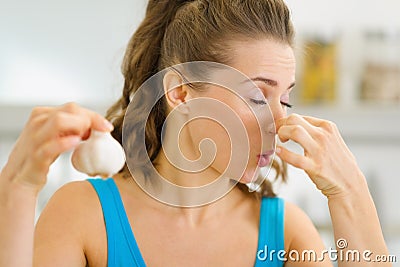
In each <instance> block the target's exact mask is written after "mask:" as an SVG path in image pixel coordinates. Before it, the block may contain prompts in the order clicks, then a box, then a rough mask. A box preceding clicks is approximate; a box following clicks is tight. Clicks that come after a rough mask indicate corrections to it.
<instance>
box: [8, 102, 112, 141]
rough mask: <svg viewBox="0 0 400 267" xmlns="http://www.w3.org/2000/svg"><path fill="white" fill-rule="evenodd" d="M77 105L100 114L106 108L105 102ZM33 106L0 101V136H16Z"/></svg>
mask: <svg viewBox="0 0 400 267" xmlns="http://www.w3.org/2000/svg"><path fill="white" fill-rule="evenodd" d="M79 105H81V106H83V107H85V108H88V109H90V110H93V111H96V112H98V113H100V114H102V115H104V114H105V111H106V110H107V108H108V105H107V104H96V105H94V104H84V103H83V104H81V103H79ZM34 107H35V106H33V105H5V104H1V103H0V122H1V123H0V138H4V137H14V138H15V137H16V136H18V135H19V133H20V132H21V130H22V128H23V127H24V125H25V123H26V122H27V120H28V118H29V115H30V114H31V111H32V109H33V108H34Z"/></svg>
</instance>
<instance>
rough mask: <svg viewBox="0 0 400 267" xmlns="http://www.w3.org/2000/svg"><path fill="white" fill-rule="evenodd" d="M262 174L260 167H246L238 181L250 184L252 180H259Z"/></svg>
mask: <svg viewBox="0 0 400 267" xmlns="http://www.w3.org/2000/svg"><path fill="white" fill-rule="evenodd" d="M259 175H260V169H259V168H257V167H256V168H252V169H246V171H245V172H244V174H243V175H242V177H241V178H240V180H239V181H238V182H239V183H242V184H249V183H251V182H254V181H256V180H257V178H258V176H259Z"/></svg>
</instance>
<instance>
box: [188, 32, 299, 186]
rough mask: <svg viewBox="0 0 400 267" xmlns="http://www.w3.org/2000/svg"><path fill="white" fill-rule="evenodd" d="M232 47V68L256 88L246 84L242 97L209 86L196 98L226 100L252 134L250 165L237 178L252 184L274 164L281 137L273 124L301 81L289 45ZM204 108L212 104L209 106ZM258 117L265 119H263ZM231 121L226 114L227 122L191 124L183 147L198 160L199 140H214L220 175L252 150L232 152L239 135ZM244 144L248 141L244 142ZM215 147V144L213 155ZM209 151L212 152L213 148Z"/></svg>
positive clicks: (254, 43)
mask: <svg viewBox="0 0 400 267" xmlns="http://www.w3.org/2000/svg"><path fill="white" fill-rule="evenodd" d="M232 48H233V49H232V50H231V52H232V54H231V62H229V63H228V64H229V66H231V67H233V68H235V69H237V70H239V71H240V72H242V73H244V74H245V75H246V76H248V77H249V78H250V79H251V80H252V81H253V82H254V84H255V86H254V84H252V85H251V86H249V84H247V85H244V86H243V90H241V92H240V95H241V97H239V96H238V95H237V94H235V93H234V92H232V91H231V90H228V89H225V88H223V87H219V86H214V85H208V86H207V90H205V91H202V92H195V93H193V98H196V97H203V98H209V99H212V100H217V101H221V102H222V103H224V104H226V105H227V106H229V108H231V109H232V110H234V111H235V112H236V113H237V115H238V117H239V119H240V120H241V121H242V123H243V125H244V128H245V130H246V132H247V135H248V137H247V138H248V143H249V147H248V163H247V164H246V167H245V170H244V174H243V175H242V177H232V178H233V179H238V178H240V180H239V181H240V182H242V183H249V182H251V181H252V179H254V175H255V174H257V173H258V170H259V168H260V167H265V166H269V163H270V162H271V161H272V157H273V156H272V155H271V154H273V149H274V137H275V127H274V124H273V122H274V121H276V120H277V119H280V118H282V117H285V116H286V109H287V106H288V105H290V104H289V103H290V102H289V95H290V91H291V90H292V88H293V86H294V81H295V58H294V53H293V50H292V48H291V47H290V46H289V45H285V44H282V43H278V42H273V41H270V40H268V39H264V40H256V41H255V40H252V41H241V42H235V43H233V44H232ZM250 84H251V83H250ZM266 102H267V103H268V104H266ZM204 108H208V107H207V105H206V104H205V105H204ZM210 108H211V107H210ZM215 112H218V110H216V111H215ZM256 118H258V119H259V120H263V121H260V123H258V122H257V119H256ZM230 119H231V118H226V119H225V120H224V122H221V123H219V122H218V121H215V120H213V119H203V118H199V119H195V120H193V121H191V122H189V123H188V124H187V125H186V126H187V127H188V132H189V136H190V139H191V142H190V145H189V146H187V145H186V148H185V149H183V151H182V152H183V153H184V155H185V156H187V157H188V158H189V159H192V160H195V159H198V158H199V157H200V151H199V149H198V147H199V143H200V142H201V141H202V140H203V139H205V138H209V139H211V140H212V141H213V142H214V144H215V146H216V151H217V152H216V156H215V159H214V161H213V162H212V164H211V165H210V168H212V169H213V170H214V171H217V173H220V174H222V173H224V170H225V169H226V168H227V166H228V163H229V162H230V161H232V160H235V157H236V158H240V156H242V155H243V153H246V151H240V152H239V153H240V155H239V154H238V152H237V151H236V152H234V153H232V150H231V145H232V143H231V142H232V141H231V139H230V138H232V136H235V135H236V133H235V132H231V133H229V132H227V130H226V128H224V127H223V124H224V123H225V124H226V123H228V124H229V123H230V122H229V121H230ZM268 125H270V126H271V125H272V127H270V126H268ZM260 127H261V128H260ZM263 128H264V129H263ZM265 128H269V129H265ZM260 131H261V132H260ZM268 135H269V137H268ZM262 136H267V137H266V138H263V137H262ZM239 141H240V140H239ZM240 143H241V144H244V143H246V142H245V140H242V142H240ZM212 150H213V148H212V147H211V148H210V153H212V152H211V151H212ZM203 152H206V153H207V149H205V151H203ZM231 153H232V154H231Z"/></svg>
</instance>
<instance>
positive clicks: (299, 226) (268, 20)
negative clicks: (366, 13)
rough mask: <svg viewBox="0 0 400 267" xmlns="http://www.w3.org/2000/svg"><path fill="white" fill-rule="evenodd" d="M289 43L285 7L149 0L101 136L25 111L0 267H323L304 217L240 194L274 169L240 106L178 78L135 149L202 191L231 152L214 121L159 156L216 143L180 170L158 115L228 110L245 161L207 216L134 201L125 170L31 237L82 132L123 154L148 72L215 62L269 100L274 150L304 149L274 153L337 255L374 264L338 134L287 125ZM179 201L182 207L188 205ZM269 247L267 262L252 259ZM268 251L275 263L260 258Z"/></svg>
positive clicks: (60, 205) (11, 164) (98, 126)
mask: <svg viewBox="0 0 400 267" xmlns="http://www.w3.org/2000/svg"><path fill="white" fill-rule="evenodd" d="M293 38H294V32H293V28H292V25H291V22H290V15H289V11H288V8H287V6H286V5H285V3H284V2H283V1H282V0H261V1H260V0H246V1H243V0H215V1H209V0H194V1H182V0H179V1H178V0H169V1H168V0H161V1H157V0H150V1H149V3H148V8H147V12H146V17H145V19H144V21H143V22H142V24H141V25H140V27H139V28H138V30H137V31H136V32H135V34H134V35H133V37H132V39H131V41H130V43H129V45H128V48H127V52H126V56H125V60H124V64H123V74H124V76H125V85H124V90H123V95H122V97H121V99H120V100H119V101H118V102H117V103H116V104H115V105H114V106H113V107H111V108H110V110H109V111H108V114H107V116H106V117H107V119H108V121H111V122H112V125H111V124H110V123H109V122H108V121H107V120H105V119H104V118H103V117H101V116H100V115H98V114H95V113H93V112H92V111H90V110H86V109H84V108H82V107H79V106H77V105H75V104H66V105H64V106H61V107H38V108H35V109H34V110H33V111H32V114H31V116H30V118H29V121H28V122H27V124H26V126H25V128H24V130H23V132H22V133H21V136H20V138H19V139H18V141H17V143H16V145H15V147H14V150H13V151H12V153H11V155H10V157H9V161H8V162H7V164H6V165H5V167H4V168H3V170H2V172H1V176H0V214H1V216H0V236H1V239H0V266H13V267H14V266H21V267H24V266H32V265H33V266H41V267H43V266H68V267H71V266H145V265H146V266H282V265H285V266H332V265H331V263H330V260H329V257H328V255H327V254H326V253H325V254H324V249H325V248H324V246H323V243H322V241H321V238H320V237H319V235H318V233H317V231H316V229H315V227H314V226H313V224H312V222H311V221H310V220H309V218H308V217H307V215H306V214H304V212H302V211H301V210H300V209H299V208H297V207H296V206H294V205H293V204H290V203H283V200H282V199H279V198H276V197H274V193H273V191H272V188H271V186H270V184H268V183H266V182H265V183H264V184H263V186H262V188H261V190H259V192H253V193H250V192H248V190H246V186H245V185H244V183H248V182H249V181H251V179H248V178H249V177H253V174H254V173H255V170H257V168H258V167H259V166H260V165H265V164H266V163H267V162H269V161H270V160H271V158H270V156H271V155H270V154H268V155H261V156H260V153H259V152H256V151H257V149H258V148H259V147H260V142H261V141H260V139H259V138H258V137H257V134H254V132H253V131H252V129H257V127H256V120H255V119H254V117H251V116H248V114H249V113H248V110H247V109H246V108H248V105H244V104H243V102H241V101H238V97H237V95H235V94H232V93H230V92H229V91H227V90H222V89H221V88H218V86H213V85H205V86H203V87H201V88H199V87H197V86H196V85H194V86H190V85H189V84H185V85H182V81H183V80H184V79H185V77H184V75H181V73H179V72H174V71H172V72H168V73H167V74H166V75H165V77H164V79H163V86H164V87H165V88H164V89H166V88H168V89H169V88H174V89H173V90H166V93H165V95H164V96H163V97H162V98H161V99H160V101H158V102H157V103H156V104H155V106H154V107H153V108H152V110H151V113H150V114H149V117H148V118H147V121H146V136H145V141H146V146H145V148H146V150H147V151H146V152H147V154H148V156H149V158H150V160H151V162H152V164H153V165H154V166H155V168H156V169H157V171H158V173H159V174H160V175H161V176H162V177H164V178H165V179H166V180H168V181H169V182H172V183H175V184H177V185H181V186H198V185H203V184H207V183H209V182H211V181H214V180H215V179H216V178H218V177H219V176H220V175H221V173H223V172H224V169H225V168H226V165H227V162H228V159H227V154H229V152H230V151H231V150H230V148H229V143H227V141H226V139H227V137H228V135H229V133H226V131H224V129H223V128H221V127H220V126H219V125H217V124H215V122H213V121H210V120H207V119H201V118H200V119H197V120H193V121H190V123H188V124H186V125H185V127H184V128H183V129H182V131H181V132H180V136H179V141H177V142H176V143H175V146H172V148H171V147H170V148H169V149H172V150H173V151H174V150H175V151H176V152H179V153H183V155H184V156H185V157H186V158H187V159H189V160H196V159H197V158H199V156H200V151H199V148H198V146H199V142H200V141H201V140H203V139H205V138H209V139H211V140H213V141H214V144H215V146H216V148H217V149H216V151H217V152H216V154H215V158H214V159H213V160H212V161H211V163H210V164H209V166H208V167H207V168H205V169H203V170H201V171H198V172H187V171H184V170H182V169H180V168H177V166H175V165H174V164H172V163H171V162H170V161H169V160H168V158H167V155H166V154H165V150H163V149H161V137H162V133H161V130H162V128H163V123H164V121H165V119H166V118H167V115H168V114H170V113H171V112H172V111H174V110H176V109H180V108H181V107H182V106H185V105H189V106H190V102H191V101H194V100H196V99H199V98H205V99H212V100H216V101H219V103H223V104H225V105H226V106H228V107H230V108H231V109H232V110H234V111H236V112H237V114H238V117H239V118H240V119H241V120H242V121H243V124H244V127H245V129H246V131H247V134H248V138H249V141H250V144H251V146H250V149H249V151H248V159H249V163H248V164H246V168H245V170H244V172H243V175H242V176H241V177H232V178H233V179H235V180H236V181H238V182H239V183H237V185H236V186H234V187H233V188H232V189H231V190H230V191H229V192H228V193H227V194H226V195H224V196H223V197H222V198H219V199H218V200H216V201H211V202H210V203H208V204H205V205H198V206H196V207H187V206H185V205H182V206H179V205H168V204H165V203H163V202H162V201H157V200H156V199H155V198H154V197H151V196H149V195H148V194H147V193H146V192H144V190H143V189H142V188H141V187H140V186H139V185H138V183H136V182H135V179H134V178H135V177H132V176H134V175H132V174H131V172H129V168H127V166H126V167H125V168H124V169H123V170H122V171H121V172H120V173H118V174H117V175H115V176H114V177H112V179H108V180H90V181H81V182H73V183H69V184H67V185H65V186H63V187H62V188H61V189H59V190H58V191H57V192H56V193H55V195H54V196H53V197H52V199H51V200H50V201H49V203H48V205H47V207H46V208H45V210H44V211H43V212H42V214H41V217H40V219H39V221H38V223H37V226H36V229H35V230H34V212H35V204H36V199H37V195H38V192H39V191H40V189H41V188H42V187H43V186H44V184H45V183H46V176H47V173H48V170H49V166H50V165H51V164H52V162H54V160H55V159H56V158H57V157H58V156H59V155H60V153H62V152H64V151H67V150H69V149H72V148H74V147H76V146H77V144H78V143H79V142H80V141H81V140H82V139H86V138H87V136H88V135H89V132H90V130H98V131H112V134H113V136H114V137H115V138H116V139H117V140H118V141H120V142H121V143H122V142H123V139H124V138H128V141H129V140H131V139H132V140H133V138H134V136H135V135H134V132H135V131H136V130H138V129H131V131H132V133H131V132H129V131H128V133H127V134H125V133H123V132H124V131H123V127H124V126H123V120H124V115H125V113H126V111H127V109H128V106H129V104H130V103H131V101H132V99H133V98H132V96H133V94H134V93H135V92H137V91H138V90H139V88H140V86H141V85H142V84H143V83H144V82H145V81H146V80H148V79H149V78H150V77H151V76H153V75H155V74H156V73H158V72H159V71H161V70H163V69H165V68H168V67H171V66H174V65H176V64H180V63H185V62H194V61H208V62H217V63H221V64H226V65H228V66H230V67H232V68H234V69H236V70H238V71H239V72H240V73H243V74H244V75H246V76H247V77H249V78H250V79H251V80H252V81H253V82H254V83H255V84H256V86H257V87H258V88H259V91H260V92H262V94H263V97H265V100H266V101H262V99H261V100H260V99H258V100H257V101H255V102H254V101H253V102H254V103H253V104H254V105H256V106H259V105H260V106H265V105H266V102H268V105H269V108H270V110H271V114H272V117H273V121H274V123H275V126H276V127H275V131H274V133H276V135H277V136H278V137H279V139H280V140H281V141H282V142H286V141H288V140H292V141H295V142H297V143H298V144H300V145H301V146H302V147H303V148H304V154H303V155H299V154H295V153H293V152H291V151H289V150H287V149H285V148H284V147H282V146H278V147H277V148H276V150H275V151H274V152H275V153H276V155H277V156H278V157H279V158H280V159H281V160H282V161H283V162H286V163H288V164H291V165H293V166H295V167H298V168H301V169H303V170H304V171H305V172H306V173H307V174H308V175H309V177H310V179H311V180H312V181H313V182H314V183H315V185H316V187H317V188H318V189H319V190H320V191H321V192H322V193H323V194H324V195H325V196H326V197H327V198H328V203H329V209H330V214H331V218H332V224H333V228H334V234H335V238H336V239H340V238H344V239H345V240H346V241H347V246H346V248H344V247H341V248H342V249H343V250H347V249H348V250H359V251H361V252H363V251H365V250H368V251H371V253H372V256H371V255H370V256H371V258H373V255H387V248H386V245H385V242H384V239H383V235H382V231H381V228H380V223H379V220H378V217H377V213H376V210H375V207H374V203H373V201H372V199H371V196H370V193H369V191H368V187H367V184H366V180H365V177H364V176H363V174H362V172H361V171H360V169H359V167H358V166H357V163H356V160H355V158H354V157H353V155H352V154H351V152H350V151H349V149H348V148H347V147H346V145H345V143H344V142H343V140H342V138H341V136H340V134H339V131H338V129H337V128H336V126H335V125H334V124H333V123H332V122H329V121H325V120H321V119H318V118H313V117H306V116H301V115H296V114H293V115H290V116H287V115H286V108H287V107H288V106H290V103H289V95H290V91H291V90H292V88H293V86H294V82H295V58H294V54H293ZM174 85H178V86H174ZM148 93H150V94H151V92H148ZM139 102H140V101H139ZM141 103H142V104H141V105H142V106H141V105H140V103H139V104H136V106H135V108H136V109H135V108H134V109H133V113H131V114H135V111H136V112H137V113H136V114H137V120H140V110H141V109H140V108H143V107H145V105H146V101H142V102H141ZM204 108H205V109H206V108H207V107H204ZM188 110H189V111H187V112H188V113H190V112H191V111H190V109H188ZM132 116H133V115H131V119H133V120H135V116H133V117H132ZM125 130H126V129H125ZM171 131H173V127H171V126H169V127H168V126H167V127H166V128H165V133H164V134H165V135H166V136H167V135H168V134H170V133H171ZM255 132H257V130H255ZM123 135H124V136H123ZM129 138H131V139H129ZM132 140H131V141H132ZM132 142H133V144H135V142H134V140H133V141H132ZM178 143H179V144H178ZM172 144H174V142H172ZM253 145H254V147H255V148H254V149H253ZM134 148H135V146H133V147H132V149H134ZM179 149H180V150H179ZM232 150H233V149H232ZM232 157H235V155H232ZM261 157H263V158H264V161H261V160H260V158H261ZM273 166H274V167H275V168H276V170H277V171H278V173H279V172H284V170H283V169H282V166H283V165H279V164H277V163H274V164H273ZM150 179H151V177H150ZM260 196H262V197H260ZM180 197H181V201H182V203H185V201H186V200H187V199H186V198H189V197H190V196H188V195H184V194H183V195H181V196H180ZM266 246H268V249H269V251H268V252H267V251H264V250H263V249H265V248H266ZM272 250H274V251H276V252H278V251H279V250H284V251H285V252H287V253H289V252H291V251H297V252H298V253H299V254H301V253H302V252H303V251H304V250H313V251H315V253H316V254H317V255H322V256H324V255H325V257H323V259H321V257H320V260H318V261H315V260H307V258H305V259H303V260H302V259H301V258H300V260H295V259H293V258H289V257H287V255H288V254H286V257H285V255H284V253H280V255H279V256H278V255H277V253H275V254H274V253H270V252H271V251H272ZM266 253H267V254H268V255H270V254H272V256H271V257H266V258H265V254H266ZM285 258H286V259H285ZM368 264H371V266H376V265H377V263H371V262H367V261H366V260H365V259H363V258H361V260H360V262H355V261H346V260H343V261H339V266H357V265H360V266H361V265H362V266H365V265H368ZM379 266H390V264H388V263H386V265H385V264H384V263H382V264H381V265H379Z"/></svg>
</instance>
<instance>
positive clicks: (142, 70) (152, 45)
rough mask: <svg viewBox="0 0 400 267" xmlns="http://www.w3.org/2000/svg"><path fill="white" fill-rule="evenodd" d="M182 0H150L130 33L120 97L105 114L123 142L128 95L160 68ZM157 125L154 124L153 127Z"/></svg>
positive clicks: (124, 60) (119, 139) (116, 137)
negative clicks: (164, 44)
mask: <svg viewBox="0 0 400 267" xmlns="http://www.w3.org/2000/svg"><path fill="white" fill-rule="evenodd" d="M187 2H191V1H187V0H186V1H184V0H159V1H158V0H150V1H149V3H148V6H147V9H146V16H145V19H144V20H143V22H142V23H141V24H140V25H139V27H138V29H137V30H136V32H135V33H134V35H133V36H132V37H131V39H130V41H129V43H128V46H127V49H126V52H125V56H124V59H123V63H122V74H123V76H124V77H125V82H124V88H123V93H122V97H121V98H120V99H119V100H118V101H117V102H116V103H115V104H114V105H113V106H111V107H110V108H109V109H108V111H107V113H106V118H107V119H108V120H110V121H111V122H112V123H113V125H114V131H113V132H112V135H113V137H114V138H115V139H116V140H118V141H119V142H120V143H121V144H122V124H123V119H124V114H125V112H126V109H127V107H128V105H129V102H130V97H131V95H132V94H133V93H134V92H135V91H136V90H137V89H138V88H139V87H140V85H142V84H143V83H144V82H145V81H146V80H147V79H149V78H150V77H151V76H152V75H154V74H156V73H157V72H158V71H159V64H160V56H161V48H162V47H161V46H162V41H163V38H164V34H165V31H166V29H167V27H168V25H169V23H170V22H171V21H172V20H173V19H174V17H175V14H176V12H177V10H178V9H179V8H180V7H181V6H183V5H184V4H185V3H187ZM155 128H157V127H155Z"/></svg>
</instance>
